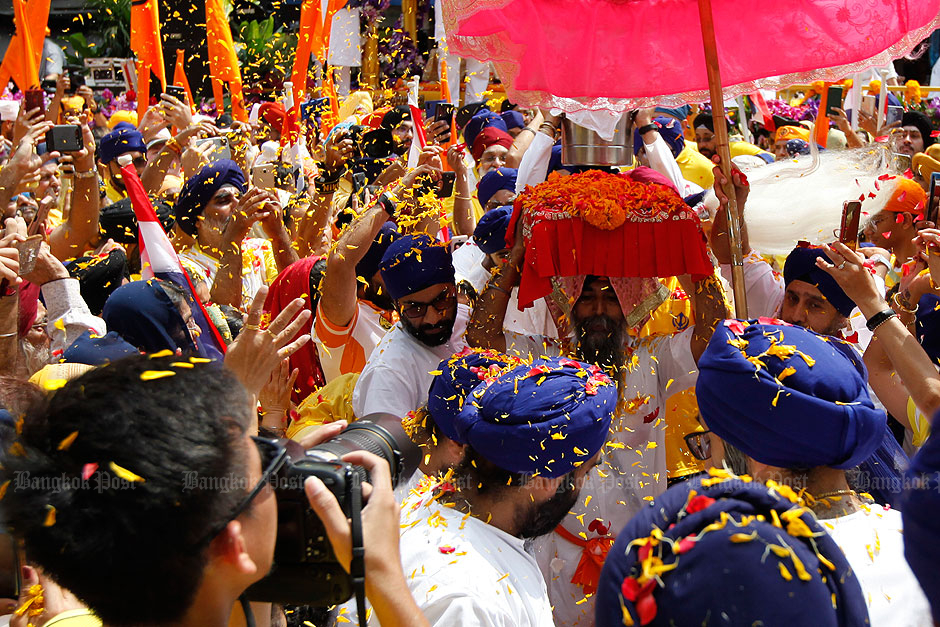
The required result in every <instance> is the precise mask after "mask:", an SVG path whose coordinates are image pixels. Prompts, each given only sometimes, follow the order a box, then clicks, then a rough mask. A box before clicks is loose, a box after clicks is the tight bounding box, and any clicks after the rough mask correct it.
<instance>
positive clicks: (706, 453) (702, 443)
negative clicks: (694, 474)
mask: <svg viewBox="0 0 940 627" xmlns="http://www.w3.org/2000/svg"><path fill="white" fill-rule="evenodd" d="M709 433H711V431H710V430H708V429H706V430H705V431H696V432H694V433H688V434H686V436H685V445H686V446H688V447H689V452H690V453H692V457H694V458H695V459H698V460H701V461H705V460H706V459H711V456H712V441H711V438H709V437H708V434H709Z"/></svg>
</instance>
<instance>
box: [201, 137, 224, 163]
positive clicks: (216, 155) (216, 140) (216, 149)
mask: <svg viewBox="0 0 940 627" xmlns="http://www.w3.org/2000/svg"><path fill="white" fill-rule="evenodd" d="M206 144H212V146H213V147H212V148H211V149H210V150H209V151H208V152H206V153H204V154H205V155H206V158H207V159H208V160H209V162H210V163H215V162H216V161H222V160H223V159H231V158H232V150H231V148H229V145H228V138H226V137H207V138H206V139H201V140H199V141H198V142H197V145H198V146H199V147H200V148H201V147H202V146H205V145H206Z"/></svg>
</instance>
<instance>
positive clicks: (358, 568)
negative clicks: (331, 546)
mask: <svg viewBox="0 0 940 627" xmlns="http://www.w3.org/2000/svg"><path fill="white" fill-rule="evenodd" d="M351 487H352V490H351V491H352V494H351V495H350V497H351V498H350V513H351V516H350V522H351V524H350V531H351V532H352V538H351V539H352V559H350V561H349V576H350V577H351V578H352V582H353V592H354V593H355V595H356V613H357V614H358V615H359V627H366V624H367V620H366V550H365V547H364V546H363V545H362V483H361V482H360V479H359V475H358V474H356V473H353V475H352V486H351Z"/></svg>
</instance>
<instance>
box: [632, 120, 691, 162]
mask: <svg viewBox="0 0 940 627" xmlns="http://www.w3.org/2000/svg"><path fill="white" fill-rule="evenodd" d="M653 121H654V122H656V126H658V127H659V136H660V137H662V138H663V140H665V142H666V145H667V146H669V150H670V152H672V156H673V157H678V156H679V153H680V152H682V149H683V148H685V138H684V137H683V136H682V123H680V122H679V120H676V119H675V118H667V117H665V116H661V117H658V118H656V119H655V120H653ZM642 147H643V138H642V137H640V131H639V129H634V131H633V154H638V153H639V152H640V148H642Z"/></svg>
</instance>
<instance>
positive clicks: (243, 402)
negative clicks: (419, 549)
mask: <svg viewBox="0 0 940 627" xmlns="http://www.w3.org/2000/svg"><path fill="white" fill-rule="evenodd" d="M256 430H257V416H256V414H255V411H254V406H253V401H252V400H251V398H250V396H249V394H248V393H247V392H246V391H245V389H244V388H243V387H242V385H241V384H240V383H239V382H238V380H237V379H236V378H235V377H234V376H233V375H232V373H231V372H230V371H229V370H227V369H225V368H222V367H219V366H218V364H211V363H209V364H207V363H202V362H200V360H198V359H190V360H186V359H180V358H178V357H174V356H168V357H152V356H150V357H148V356H133V357H127V358H124V359H122V360H120V362H119V364H116V365H107V366H102V367H99V368H95V369H94V370H91V371H90V372H88V373H87V374H85V375H84V376H82V377H79V378H78V379H74V380H72V381H70V382H69V383H67V384H65V385H64V386H63V387H62V388H60V389H58V390H57V391H56V392H55V393H54V394H52V395H51V396H49V397H48V398H46V399H44V400H43V401H41V402H39V403H38V404H37V405H35V406H34V407H32V408H31V409H29V410H28V411H27V412H26V415H25V416H24V418H23V421H22V423H21V428H20V433H19V436H18V439H17V440H16V443H15V444H14V445H13V446H14V448H13V449H12V450H14V451H15V454H10V455H7V456H6V458H5V459H4V463H3V470H2V471H0V485H2V486H3V490H4V491H5V495H4V500H3V505H4V510H3V511H4V519H5V522H6V524H7V525H9V526H10V527H11V529H12V530H13V532H14V534H15V535H16V536H17V537H18V538H19V539H20V540H22V541H23V542H24V545H25V551H26V554H27V556H28V559H29V562H30V564H34V565H36V566H38V567H40V568H41V569H42V571H43V572H44V573H45V574H47V575H49V576H50V577H52V578H53V579H54V580H55V582H56V583H57V584H59V585H61V586H62V587H63V588H65V589H67V590H68V591H70V592H71V593H73V594H74V595H75V596H77V597H78V598H79V599H80V600H81V601H82V602H83V603H85V604H87V606H88V607H89V608H90V609H91V610H92V611H93V612H94V614H95V615H96V616H97V617H98V618H100V619H101V621H102V622H103V623H104V624H106V625H115V626H120V625H151V626H158V625H176V626H181V627H190V626H191V627H223V626H225V625H228V624H229V619H230V616H232V615H233V612H234V613H241V612H242V611H243V610H242V609H241V608H237V607H236V601H237V600H238V599H239V597H240V596H241V595H242V593H243V592H244V591H245V590H246V589H247V588H248V587H249V586H250V585H251V584H253V583H255V582H256V581H258V580H260V579H261V578H262V577H264V576H265V575H267V573H268V571H269V570H270V568H271V564H272V559H273V556H274V545H275V539H276V535H277V505H276V501H275V494H274V490H273V488H272V486H271V484H270V480H271V479H272V477H274V475H275V473H276V472H277V471H278V470H279V469H280V468H281V467H282V466H283V464H284V463H285V462H286V459H287V452H286V448H285V446H284V444H283V443H282V442H280V441H277V440H269V439H266V438H259V437H255V436H252V435H251V434H252V433H254V432H255V431H256ZM346 459H348V461H350V463H356V464H360V465H363V466H365V467H367V468H368V470H369V471H370V476H371V477H372V485H367V486H365V490H364V494H365V496H366V497H367V498H368V504H367V506H366V507H365V508H364V509H363V516H362V520H363V532H364V537H365V545H366V547H367V549H366V572H367V574H368V575H369V576H368V577H367V579H366V581H367V583H366V586H367V587H366V593H367V596H368V597H369V600H370V601H371V602H372V605H373V608H375V610H376V613H377V615H378V617H379V618H380V620H382V624H383V625H418V626H420V625H423V624H426V622H424V619H423V617H421V615H420V612H419V610H418V609H417V606H416V605H415V603H414V601H413V600H412V599H411V597H410V595H409V594H408V592H407V590H408V588H407V584H406V583H405V577H404V574H403V573H402V571H401V568H400V558H399V556H398V542H397V534H396V532H397V529H398V509H397V506H396V505H395V502H394V499H393V497H392V493H391V480H390V475H389V469H388V466H387V464H385V462H384V461H382V460H380V459H379V458H377V457H376V456H374V455H370V454H368V453H365V452H357V453H353V454H350V455H349V456H348V457H347V458H346ZM305 487H306V491H307V494H308V498H309V499H310V502H311V506H312V507H313V508H314V510H315V511H316V512H317V513H318V515H319V516H320V517H321V519H322V520H323V521H324V524H325V527H326V530H327V533H328V535H329V537H330V539H331V542H332V543H333V546H334V549H335V552H336V555H337V557H338V559H340V561H341V563H342V564H344V566H345V567H346V568H347V569H348V568H349V563H350V556H351V549H350V544H351V543H350V540H349V535H350V531H349V525H348V523H347V521H346V518H345V514H343V513H342V511H341V509H340V507H339V504H338V503H337V501H336V499H335V497H334V496H333V495H332V493H331V492H330V491H329V490H328V489H326V488H325V487H324V486H323V484H322V483H318V482H317V481H314V480H308V484H307V485H306V486H305ZM388 537H391V538H394V539H395V541H393V542H387V541H385V539H386V538H388ZM240 618H241V617H239V619H240Z"/></svg>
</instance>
